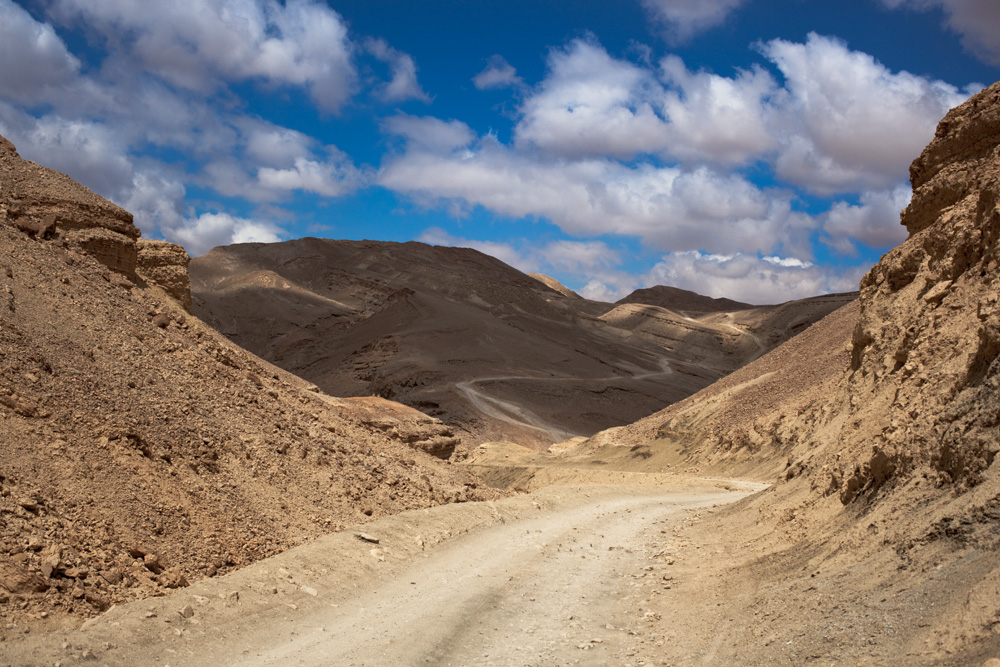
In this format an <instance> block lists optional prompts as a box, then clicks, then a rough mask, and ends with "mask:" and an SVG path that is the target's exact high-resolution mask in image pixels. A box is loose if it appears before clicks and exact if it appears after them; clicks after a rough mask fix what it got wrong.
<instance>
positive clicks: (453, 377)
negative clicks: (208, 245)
mask: <svg viewBox="0 0 1000 667" xmlns="http://www.w3.org/2000/svg"><path fill="white" fill-rule="evenodd" d="M190 270H191V278H192V290H193V292H194V295H195V305H194V311H195V313H197V314H198V315H199V316H201V317H202V318H204V319H205V320H206V321H207V322H210V323H211V324H213V325H214V326H215V327H216V328H218V329H219V331H221V332H222V333H224V334H225V335H227V336H229V337H230V338H231V339H232V340H233V341H234V342H236V343H238V344H239V345H241V346H243V347H245V348H246V349H248V350H251V351H252V352H254V353H255V354H258V355H260V356H262V357H263V358H265V359H268V360H269V361H271V362H273V363H275V364H277V365H278V366H281V367H282V368H284V369H286V370H288V371H290V372H293V373H295V374H297V375H299V376H300V377H303V378H306V379H308V380H309V381H311V382H315V383H316V384H317V385H318V386H319V387H321V388H323V389H324V390H325V391H327V392H330V393H334V394H337V395H369V394H375V395H379V396H383V397H386V398H391V399H393V400H398V401H401V402H403V403H405V404H407V405H410V406H413V407H416V408H418V409H420V410H423V411H425V412H427V413H428V414H430V415H433V416H435V417H439V418H440V419H442V420H443V421H445V422H446V423H448V424H452V425H455V426H457V427H458V428H460V429H461V431H462V432H463V433H464V434H465V435H466V436H467V439H468V440H469V442H470V444H478V442H482V441H485V440H496V439H511V440H516V441H518V442H522V443H525V444H528V445H531V446H535V447H546V446H548V445H549V444H551V443H553V442H558V441H560V440H563V439H565V438H568V437H571V436H577V435H589V434H592V433H594V432H595V431H597V430H600V429H602V428H607V427H608V426H613V425H620V424H626V423H628V422H630V421H634V420H635V419H638V418H640V417H642V416H644V415H647V414H649V413H651V412H654V411H656V410H658V409H660V408H661V407H662V406H664V405H667V404H670V403H673V402H675V401H677V400H680V399H682V398H684V397H686V396H688V395H690V394H691V393H693V392H694V391H697V390H698V389H700V388H702V387H704V386H706V385H708V384H709V383H711V382H712V381H714V380H715V379H717V378H718V377H720V376H721V375H723V374H725V373H728V372H730V371H732V370H733V369H735V368H738V367H739V366H740V365H742V364H744V363H746V361H747V360H748V359H750V358H753V357H755V356H757V355H759V354H760V352H761V349H766V348H767V346H770V345H773V344H774V343H775V342H776V341H779V340H782V339H783V338H784V337H785V334H784V333H778V334H774V332H773V331H772V330H771V329H768V328H767V327H769V326H772V324H767V323H766V322H765V320H766V317H765V316H763V315H761V314H760V313H758V312H757V310H760V309H757V310H755V311H754V314H752V315H748V316H746V318H744V319H746V321H745V322H744V321H743V320H741V319H739V318H740V317H743V316H742V315H741V316H739V317H737V316H735V315H734V318H735V319H731V320H730V319H726V320H725V321H720V322H702V321H700V320H694V319H692V318H691V317H688V316H681V315H678V314H676V313H672V312H667V311H664V310H663V309H659V308H656V307H655V306H634V305H629V306H621V307H618V308H616V309H614V310H613V311H612V312H611V313H606V312H605V311H607V310H608V309H609V305H608V304H603V303H599V302H594V301H588V300H585V299H581V298H580V297H579V296H577V295H575V294H573V293H570V294H569V295H566V294H565V293H563V292H562V291H559V290H558V288H556V289H553V288H550V287H549V286H547V285H546V284H543V282H540V281H539V280H538V279H536V278H533V277H529V276H527V275H525V274H523V273H521V272H520V271H517V270H516V269H514V268H512V267H510V266H507V265H506V264H504V263H503V262H501V261H499V260H497V259H495V258H493V257H490V256H488V255H484V254H483V253H480V252H478V251H476V250H471V249H467V248H449V247H437V246H429V245H425V244H422V243H413V242H411V243H403V244H399V243H383V242H375V241H334V240H330V239H300V240H296V241H288V242H285V243H278V244H243V245H234V246H228V247H223V248H216V249H214V250H213V251H212V252H210V253H208V254H206V255H204V256H202V257H198V258H196V259H194V260H193V261H192V263H191V269H190ZM832 307H833V306H831V308H832ZM790 308H791V309H792V310H794V309H795V308H794V307H793V306H790ZM829 309H830V308H827V309H826V310H825V311H824V310H823V309H822V308H821V309H820V311H816V309H815V308H812V309H805V310H803V311H802V313H803V314H802V320H801V321H798V320H796V321H795V322H792V321H791V319H789V318H784V319H782V318H777V319H776V320H775V323H773V326H777V327H779V328H782V331H783V332H791V331H792V330H793V329H792V327H793V326H794V327H800V326H802V323H803V322H805V321H809V319H810V318H812V319H813V320H814V319H817V318H818V316H821V314H825V312H828V311H829ZM623 310H626V311H628V312H627V313H622V312H621V311H623ZM640 311H641V312H640ZM761 312H763V311H761ZM818 312H819V313H820V314H819V315H818ZM650 319H666V320H669V325H668V326H666V327H663V326H659V325H658V324H657V325H649V320H650ZM793 319H794V318H793ZM758 325H759V326H761V327H764V328H765V329H767V333H766V335H763V336H759V335H758V334H756V333H754V331H752V330H751V329H753V327H755V326H758ZM665 329H666V330H665ZM654 330H655V331H654ZM650 331H653V333H650ZM762 331H763V329H762ZM772 334H774V335H772Z"/></svg>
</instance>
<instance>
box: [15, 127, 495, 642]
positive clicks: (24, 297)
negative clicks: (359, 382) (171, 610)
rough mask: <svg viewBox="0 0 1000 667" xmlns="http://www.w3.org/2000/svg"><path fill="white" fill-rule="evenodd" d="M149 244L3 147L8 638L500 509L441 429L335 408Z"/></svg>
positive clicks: (98, 204) (371, 408)
mask: <svg viewBox="0 0 1000 667" xmlns="http://www.w3.org/2000/svg"><path fill="white" fill-rule="evenodd" d="M138 237H139V230H138V229H137V228H136V227H134V226H133V225H132V218H131V215H130V214H128V213H127V212H125V211H123V210H122V209H120V208H118V207H117V206H114V205H113V204H110V203H109V202H106V201H104V200H102V199H100V198H99V197H97V196H96V195H94V194H93V193H91V192H90V191H89V190H86V189H85V188H83V187H82V186H80V185H78V184H76V183H74V182H73V181H71V180H70V179H68V178H67V177H65V176H63V175H62V174H58V173H56V172H53V171H51V170H48V169H45V168H43V167H40V166H38V165H35V164H33V163H29V162H26V161H24V160H22V159H21V158H20V157H19V156H18V155H17V152H16V151H15V149H14V147H13V146H12V145H11V144H10V143H9V142H6V140H2V141H0V249H2V254H0V442H3V447H0V638H3V637H5V636H6V635H9V634H11V633H14V634H18V633H20V632H21V631H22V629H24V628H29V629H30V628H34V629H40V628H45V627H50V628H51V627H58V626H59V624H61V623H63V622H64V621H66V620H67V619H72V618H79V617H86V616H91V615H94V614H96V613H98V612H100V611H103V610H105V609H107V608H108V607H110V606H111V605H113V604H119V603H122V602H126V601H129V600H134V599H137V598H141V597H146V596H149V595H158V594H161V593H162V592H163V591H165V590H167V589H169V588H177V587H184V586H186V585H187V584H188V583H190V582H194V581H196V580H198V579H202V578H206V577H213V576H216V575H218V574H221V573H224V572H227V571H230V570H233V569H235V568H239V567H242V566H244V565H247V564H248V563H251V562H254V561H256V560H259V559H261V558H264V557H266V556H270V555H272V554H275V553H278V552H280V551H283V550H285V549H287V548H288V547H290V546H293V545H296V544H300V543H302V542H304V541H306V540H309V539H311V538H314V537H317V536H319V535H322V534H325V533H328V532H331V531H334V530H337V529H338V528H341V527H343V526H345V525H351V524H357V523H361V522H364V521H368V520H371V519H374V518H378V517H380V516H386V515H388V514H390V513H395V512H398V511H401V510H405V509H411V508H422V507H429V506H432V505H436V504H441V503H446V502H453V501H461V500H474V499H482V498H495V497H497V494H496V492H494V491H491V490H488V489H485V490H484V489H482V488H477V487H478V484H477V483H476V481H475V479H474V478H472V477H471V476H469V475H468V474H467V473H464V472H459V471H457V470H456V469H454V468H452V467H450V466H447V465H446V464H444V463H443V462H442V461H440V460H439V458H437V457H436V456H434V455H433V454H436V453H440V452H439V451H438V450H440V449H441V448H442V447H444V448H446V449H447V448H450V447H453V441H454V437H453V434H452V433H451V432H450V431H449V429H448V428H447V427H445V426H444V425H443V424H441V423H440V422H439V421H437V420H434V419H432V418H430V417H427V416H426V415H423V414H421V413H419V412H417V411H416V410H413V409H411V408H407V407H405V406H402V405H399V404H396V403H392V402H390V401H385V400H382V399H349V400H342V399H336V398H333V397H331V396H328V395H325V394H323V393H322V392H320V391H318V390H317V389H316V387H314V386H310V385H309V384H308V383H306V382H303V381H302V380H300V379H298V378H296V377H294V376H292V375H289V374H288V373H286V372H285V371H282V370H280V369H278V368H276V367H274V366H272V365H271V364H269V363H267V362H264V361H262V360H261V359H259V358H257V357H255V356H253V355H252V354H250V353H248V352H246V351H245V350H242V349H240V348H238V347H236V346H235V345H233V344H232V343H230V342H229V341H228V340H227V339H225V338H224V337H222V336H220V335H219V334H218V333H217V332H215V331H214V330H212V329H211V328H209V327H207V326H205V325H204V324H203V323H202V322H201V321H199V320H198V319H197V318H196V317H193V316H191V315H190V314H189V313H187V312H186V311H185V308H184V305H185V304H184V301H185V299H184V296H185V290H184V285H183V282H184V281H183V280H182V279H181V278H182V277H183V275H185V271H184V264H185V263H186V261H187V255H186V253H184V251H183V250H182V249H180V248H178V247H176V246H172V245H170V244H165V243H163V242H143V241H141V240H140V241H138V242H137V241H136V239H138ZM158 285H159V286H158ZM164 286H165V287H166V288H167V289H169V290H170V292H169V293H168V292H167V291H166V290H165V289H164ZM171 293H173V294H174V295H175V296H171ZM449 451H450V449H449ZM24 631H25V632H27V629H24Z"/></svg>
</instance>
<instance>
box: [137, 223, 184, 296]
mask: <svg viewBox="0 0 1000 667" xmlns="http://www.w3.org/2000/svg"><path fill="white" fill-rule="evenodd" d="M136 249H137V250H138V272H139V274H140V275H141V276H142V277H143V278H145V279H146V280H148V281H150V282H153V283H156V284H157V285H159V286H160V287H162V288H163V290H164V291H165V292H166V293H167V294H169V295H170V296H171V297H173V298H174V299H176V300H177V302H178V303H180V304H181V305H182V306H184V309H185V310H186V311H188V312H189V313H190V312H191V278H190V277H189V276H188V264H189V263H190V262H191V256H190V255H188V254H187V251H185V250H184V248H182V247H181V246H179V245H177V244H176V243H169V242H167V241H153V240H149V239H139V241H138V242H137V243H136Z"/></svg>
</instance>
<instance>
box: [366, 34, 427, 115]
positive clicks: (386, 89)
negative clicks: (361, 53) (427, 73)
mask: <svg viewBox="0 0 1000 667" xmlns="http://www.w3.org/2000/svg"><path fill="white" fill-rule="evenodd" d="M365 48H366V49H367V50H368V52H369V53H371V54H372V55H373V56H375V57H376V58H377V59H378V60H381V61H382V62H384V63H386V64H388V65H389V69H390V70H391V73H392V78H391V79H390V80H389V81H388V82H387V83H385V84H383V85H381V86H379V87H378V89H377V90H376V94H377V95H378V96H379V97H380V98H381V99H382V100H383V101H385V102H404V101H406V100H420V101H421V102H430V101H431V98H430V96H429V95H428V94H427V93H425V92H424V90H423V89H422V88H421V87H420V84H419V83H418V82H417V65H416V63H415V62H413V58H412V57H411V56H410V55H408V54H406V53H403V52H402V51H397V50H396V49H394V48H392V47H391V46H389V44H388V43H387V42H386V41H385V40H384V39H368V40H366V41H365Z"/></svg>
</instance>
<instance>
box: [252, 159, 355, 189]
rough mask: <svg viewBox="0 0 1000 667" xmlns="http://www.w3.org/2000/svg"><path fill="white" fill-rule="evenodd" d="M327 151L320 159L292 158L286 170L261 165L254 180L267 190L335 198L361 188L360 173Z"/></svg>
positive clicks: (348, 162)
mask: <svg viewBox="0 0 1000 667" xmlns="http://www.w3.org/2000/svg"><path fill="white" fill-rule="evenodd" d="M330 154H331V155H330V158H329V159H328V160H325V161H322V162H321V161H317V160H310V159H307V158H305V157H299V158H296V159H295V164H294V166H292V167H290V168H288V169H275V168H273V167H261V168H260V169H258V170H257V181H258V182H259V184H260V185H261V186H262V187H264V188H267V189H271V190H285V191H292V190H302V191H304V192H312V193H315V194H318V195H322V196H324V197H339V196H341V195H344V194H347V193H349V192H353V191H355V190H357V189H358V188H359V187H361V185H362V184H363V183H364V180H365V178H364V175H363V174H362V173H361V171H360V170H359V169H358V168H357V167H355V166H354V164H353V163H352V162H351V160H350V158H348V157H347V155H346V154H344V153H342V152H341V151H338V150H336V149H335V148H332V147H331V148H330Z"/></svg>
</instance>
